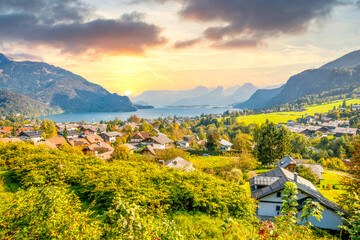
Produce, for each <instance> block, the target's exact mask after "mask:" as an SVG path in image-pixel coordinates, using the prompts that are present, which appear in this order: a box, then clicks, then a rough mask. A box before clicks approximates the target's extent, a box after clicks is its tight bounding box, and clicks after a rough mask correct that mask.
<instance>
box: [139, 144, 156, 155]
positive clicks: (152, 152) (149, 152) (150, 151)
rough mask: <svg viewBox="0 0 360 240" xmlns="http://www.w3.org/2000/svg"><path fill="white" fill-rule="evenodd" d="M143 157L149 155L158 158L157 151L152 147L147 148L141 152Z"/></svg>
mask: <svg viewBox="0 0 360 240" xmlns="http://www.w3.org/2000/svg"><path fill="white" fill-rule="evenodd" d="M140 154H141V155H148V156H151V155H152V156H156V152H155V149H154V148H153V147H152V146H150V145H149V146H146V148H144V149H143V150H142V151H141V152H140Z"/></svg>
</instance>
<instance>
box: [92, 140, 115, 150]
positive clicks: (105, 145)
mask: <svg viewBox="0 0 360 240" xmlns="http://www.w3.org/2000/svg"><path fill="white" fill-rule="evenodd" d="M101 148H106V149H107V150H108V151H114V148H113V147H112V146H110V145H109V144H107V143H104V142H100V143H96V144H92V145H89V146H87V147H86V149H88V150H90V151H97V150H98V149H101Z"/></svg>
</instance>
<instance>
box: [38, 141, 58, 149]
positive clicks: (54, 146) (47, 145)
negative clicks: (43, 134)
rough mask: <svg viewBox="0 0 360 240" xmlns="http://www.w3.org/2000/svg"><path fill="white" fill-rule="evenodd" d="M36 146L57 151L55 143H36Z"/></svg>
mask: <svg viewBox="0 0 360 240" xmlns="http://www.w3.org/2000/svg"><path fill="white" fill-rule="evenodd" d="M34 146H44V147H49V148H52V149H57V147H56V145H55V143H52V142H49V141H47V140H46V141H43V142H34Z"/></svg>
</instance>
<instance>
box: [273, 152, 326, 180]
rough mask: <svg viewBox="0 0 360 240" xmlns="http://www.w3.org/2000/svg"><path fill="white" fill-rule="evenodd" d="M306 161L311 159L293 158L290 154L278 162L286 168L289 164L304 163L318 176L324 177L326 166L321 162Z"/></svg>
mask: <svg viewBox="0 0 360 240" xmlns="http://www.w3.org/2000/svg"><path fill="white" fill-rule="evenodd" d="M306 161H309V160H307V159H293V158H291V157H289V156H286V157H284V158H283V159H281V160H280V161H278V162H277V163H276V165H277V166H278V167H281V168H286V167H287V166H289V164H295V165H296V166H300V165H304V166H305V167H308V168H310V169H311V171H313V173H315V174H316V175H317V177H318V178H319V179H320V180H321V179H323V177H322V173H324V168H323V166H321V164H319V163H308V162H306Z"/></svg>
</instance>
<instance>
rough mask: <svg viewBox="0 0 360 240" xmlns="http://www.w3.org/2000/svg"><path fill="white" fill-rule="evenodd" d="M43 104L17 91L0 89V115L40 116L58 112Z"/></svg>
mask: <svg viewBox="0 0 360 240" xmlns="http://www.w3.org/2000/svg"><path fill="white" fill-rule="evenodd" d="M59 112H60V111H59V110H55V109H53V108H51V107H49V106H46V105H45V104H43V103H41V102H38V101H35V100H33V99H31V98H28V97H26V96H24V95H21V94H19V93H15V92H12V91H9V90H0V116H7V115H13V114H21V115H24V116H41V115H50V114H56V113H59Z"/></svg>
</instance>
